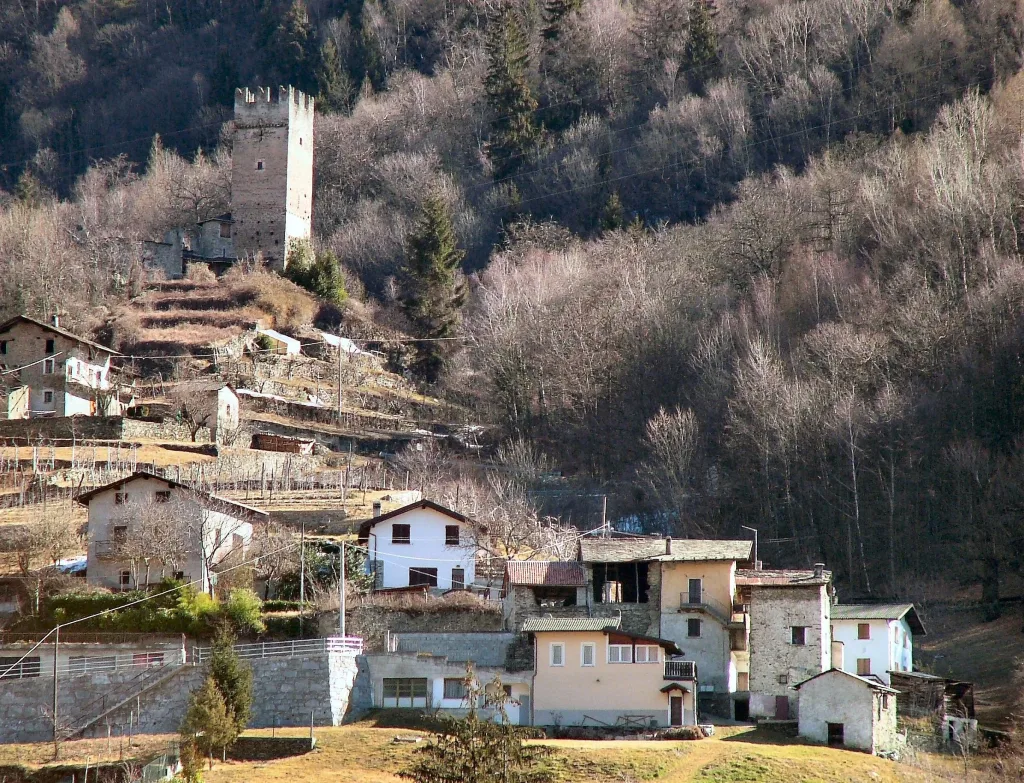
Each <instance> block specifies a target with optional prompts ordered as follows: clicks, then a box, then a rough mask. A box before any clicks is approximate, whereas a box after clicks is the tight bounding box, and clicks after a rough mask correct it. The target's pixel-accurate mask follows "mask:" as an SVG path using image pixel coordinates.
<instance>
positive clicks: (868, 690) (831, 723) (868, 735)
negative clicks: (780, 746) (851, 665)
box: [795, 669, 900, 755]
mask: <svg viewBox="0 0 1024 783" xmlns="http://www.w3.org/2000/svg"><path fill="white" fill-rule="evenodd" d="M795 687H796V689H797V691H798V692H799V694H800V696H799V704H800V709H799V713H800V717H799V721H798V727H799V728H798V731H799V734H800V736H801V737H804V738H806V739H809V740H811V741H812V742H820V743H822V744H827V745H830V746H832V747H838V748H850V749H853V750H863V751H865V752H867V753H873V754H875V755H888V754H891V753H895V752H897V751H898V750H899V747H900V735H899V733H898V732H897V730H896V691H894V690H893V689H892V688H889V687H887V686H885V685H882V684H881V683H879V682H878V681H877V680H874V679H868V678H867V677H858V676H857V675H856V674H850V673H849V672H844V671H842V670H841V669H829V670H828V671H824V672H822V673H821V674H816V675H815V676H814V677H811V678H810V679H807V680H804V681H803V682H801V683H799V684H798V685H796V686H795Z"/></svg>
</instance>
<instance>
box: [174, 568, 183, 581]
mask: <svg viewBox="0 0 1024 783" xmlns="http://www.w3.org/2000/svg"><path fill="white" fill-rule="evenodd" d="M174 578H175V580H177V581H178V582H184V581H185V572H184V571H175V572H174Z"/></svg>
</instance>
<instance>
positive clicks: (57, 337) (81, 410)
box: [0, 315, 121, 419]
mask: <svg viewBox="0 0 1024 783" xmlns="http://www.w3.org/2000/svg"><path fill="white" fill-rule="evenodd" d="M117 355H118V354H117V352H116V351H114V350H112V349H110V348H107V347H106V346H104V345H100V344H99V343H95V342H93V341H92V340H86V339H85V338H83V337H79V336H78V335H75V334H73V333H71V332H69V331H67V330H66V329H62V328H61V327H60V320H59V318H58V317H57V316H54V317H53V321H52V323H49V324H47V323H43V322H42V321H37V320H35V319H34V318H29V317H28V316H25V315H19V316H15V317H14V318H11V319H9V320H8V321H5V322H4V323H3V324H0V373H3V374H2V375H0V389H2V390H3V391H4V392H5V393H6V405H5V406H3V408H2V409H0V414H2V415H4V416H5V417H6V418H8V419H29V418H35V417H39V416H76V415H83V416H112V415H117V414H118V413H120V412H121V411H120V404H119V403H118V400H117V394H116V391H115V389H114V385H113V384H112V383H111V377H110V360H111V358H112V357H114V356H117Z"/></svg>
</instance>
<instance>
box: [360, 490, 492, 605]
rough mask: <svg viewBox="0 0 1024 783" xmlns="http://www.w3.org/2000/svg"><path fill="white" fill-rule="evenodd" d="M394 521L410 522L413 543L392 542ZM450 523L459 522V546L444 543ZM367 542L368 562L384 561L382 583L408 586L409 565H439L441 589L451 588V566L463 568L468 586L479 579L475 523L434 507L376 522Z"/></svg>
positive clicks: (418, 566) (438, 575)
mask: <svg viewBox="0 0 1024 783" xmlns="http://www.w3.org/2000/svg"><path fill="white" fill-rule="evenodd" d="M394 525H409V536H410V543H408V544H394V543H392V528H393V526H394ZM447 525H458V526H459V530H460V536H459V541H460V545H459V546H447V545H446V544H445V527H446V526H447ZM368 546H369V550H370V552H369V554H368V555H367V565H368V566H369V564H370V563H371V562H373V561H377V562H378V563H382V564H383V569H384V573H383V579H380V577H378V580H379V581H378V586H379V587H407V586H408V585H409V569H410V568H436V569H437V587H438V589H441V590H448V589H451V586H452V569H453V568H456V567H461V568H462V569H463V572H464V580H465V581H464V583H465V585H466V586H467V587H468V586H469V585H472V584H473V583H474V581H475V580H476V536H475V534H474V532H473V528H472V526H471V525H468V524H465V523H463V522H458V521H457V520H455V519H453V518H452V517H449V516H447V515H445V514H442V513H440V512H438V511H435V510H434V509H432V508H414V509H411V510H410V511H407V512H406V513H404V514H402V515H401V516H397V517H392V518H390V519H387V520H385V521H383V522H380V523H378V524H376V525H374V526H373V527H372V528H371V529H370V539H369V544H368ZM378 568H380V565H378Z"/></svg>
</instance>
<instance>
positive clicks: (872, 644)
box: [832, 604, 925, 685]
mask: <svg viewBox="0 0 1024 783" xmlns="http://www.w3.org/2000/svg"><path fill="white" fill-rule="evenodd" d="M924 635H925V629H924V624H923V623H922V622H921V618H920V617H919V616H918V614H917V610H916V609H915V608H914V605H913V604H835V605H834V606H833V607H832V638H833V639H835V640H836V641H837V642H842V643H843V648H844V650H843V655H844V664H843V666H842V669H843V670H844V671H847V672H850V673H851V674H857V675H860V676H861V677H869V676H871V677H877V678H878V679H879V680H880V681H881V682H882V684H884V685H888V684H889V672H909V671H913V668H914V665H913V664H914V637H915V636H924Z"/></svg>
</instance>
